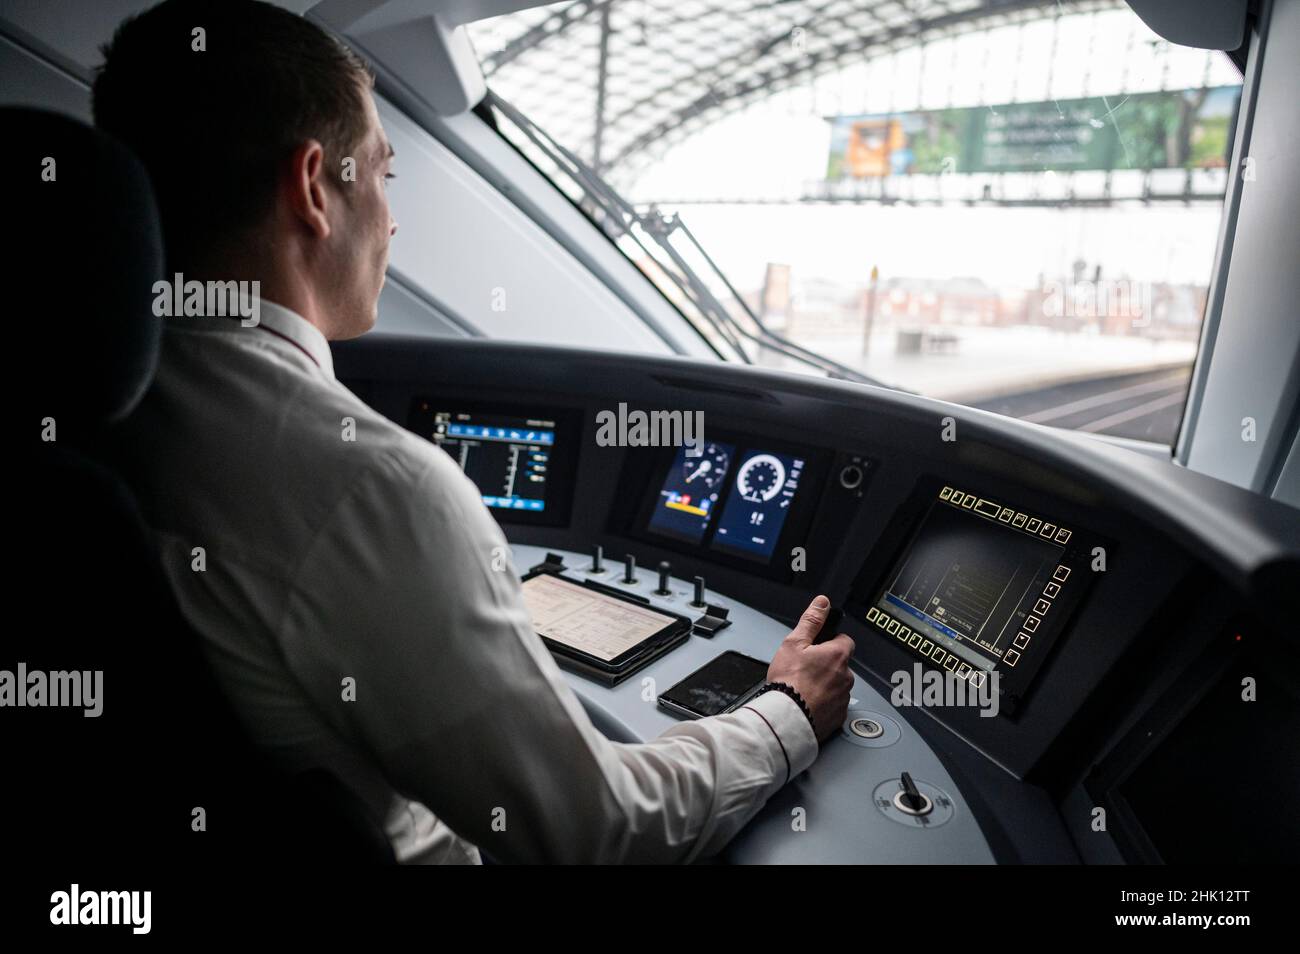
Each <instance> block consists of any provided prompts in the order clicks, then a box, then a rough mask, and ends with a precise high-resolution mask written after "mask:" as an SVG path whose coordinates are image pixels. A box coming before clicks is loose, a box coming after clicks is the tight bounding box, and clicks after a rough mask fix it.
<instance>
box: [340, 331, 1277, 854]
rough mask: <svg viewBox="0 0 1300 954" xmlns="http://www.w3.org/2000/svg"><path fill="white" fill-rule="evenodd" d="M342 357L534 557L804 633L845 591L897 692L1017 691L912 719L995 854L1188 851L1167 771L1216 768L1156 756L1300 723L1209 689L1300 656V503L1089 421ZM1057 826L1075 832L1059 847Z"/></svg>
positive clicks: (423, 347) (725, 383) (608, 362)
mask: <svg viewBox="0 0 1300 954" xmlns="http://www.w3.org/2000/svg"><path fill="white" fill-rule="evenodd" d="M335 353H336V370H337V374H338V377H339V379H340V380H341V381H342V382H343V383H344V384H346V385H347V386H348V387H350V388H351V389H352V390H353V391H355V392H356V393H357V395H358V396H359V397H361V398H362V399H363V400H364V401H366V402H367V403H368V404H370V405H371V406H372V407H373V408H375V409H376V410H377V411H379V412H380V413H382V414H384V415H385V416H386V417H388V418H390V419H392V420H394V421H396V422H398V423H400V424H402V425H403V426H408V427H410V428H411V429H412V430H414V431H416V432H417V433H419V434H421V436H424V437H426V438H428V439H430V440H434V441H435V442H437V443H439V444H441V445H442V446H443V447H444V449H446V450H447V451H448V452H449V453H451V454H453V456H455V457H456V458H457V459H458V460H459V461H460V462H461V464H462V467H464V468H465V470H466V472H467V473H468V474H470V475H471V477H472V478H473V479H474V480H475V482H476V483H477V484H478V485H479V487H480V489H481V490H482V491H483V495H484V502H485V504H486V505H487V506H488V507H489V509H490V510H491V512H492V513H493V514H494V516H496V517H497V518H498V519H499V520H500V521H501V523H502V525H503V527H504V528H505V531H506V534H507V536H508V538H509V539H510V540H511V542H512V543H515V544H522V545H527V546H532V547H540V548H552V549H557V550H567V551H578V552H585V551H589V550H590V548H591V547H592V546H595V545H599V546H601V547H603V549H604V552H605V553H606V554H607V559H611V560H621V559H622V557H623V555H624V554H629V553H630V554H633V555H634V556H635V557H636V559H637V562H638V563H639V564H640V565H641V566H642V567H655V566H657V565H658V564H660V562H661V561H668V562H669V563H670V565H671V574H672V576H673V577H676V578H680V579H683V580H687V581H689V580H691V579H692V578H693V577H695V576H704V577H705V578H706V579H707V583H708V587H709V589H710V590H712V591H715V592H718V593H721V594H725V595H726V596H727V597H730V598H731V599H734V600H736V601H738V602H742V603H743V604H744V605H746V606H747V607H750V608H752V609H754V610H757V611H759V612H761V613H763V614H766V615H768V616H770V617H773V618H775V619H777V620H781V621H786V622H788V621H791V620H792V619H793V618H794V617H796V616H797V615H798V613H799V612H800V611H801V610H802V608H803V607H804V605H806V602H807V599H808V597H809V595H810V594H812V593H816V592H824V593H827V594H828V595H830V596H831V598H832V600H833V601H834V602H835V603H836V604H837V605H843V606H844V607H845V609H846V616H845V622H844V625H843V629H844V630H845V631H846V632H848V633H849V634H850V635H851V636H852V637H853V638H854V640H855V642H856V644H857V650H856V654H855V657H856V658H855V668H856V669H857V671H858V673H859V675H860V676H862V678H864V679H866V680H868V681H869V683H870V684H871V685H872V686H873V687H874V688H876V689H878V690H879V691H880V692H882V693H883V694H885V695H888V694H889V692H890V689H891V684H892V681H895V680H896V679H897V674H898V673H900V672H913V673H916V674H917V675H918V676H920V675H921V674H923V673H924V672H936V673H939V674H941V675H942V674H944V673H949V674H952V675H954V676H957V677H960V679H961V680H963V681H964V684H966V685H968V686H969V687H970V688H971V689H972V690H976V689H978V690H980V691H988V689H989V687H990V685H996V686H997V687H998V688H997V691H998V698H999V702H1000V705H999V706H998V712H997V715H996V717H993V718H989V717H988V713H987V712H983V713H981V712H980V711H978V710H977V709H976V708H974V707H968V706H943V707H900V708H899V710H898V713H899V715H900V717H902V718H904V719H905V720H906V721H907V722H908V723H909V724H910V725H911V726H912V727H913V728H914V729H915V730H916V732H918V733H919V734H920V735H922V736H923V737H924V738H925V739H926V740H927V741H928V743H929V745H930V746H931V747H932V748H933V749H934V750H935V752H936V753H937V754H939V755H940V757H941V758H943V759H944V760H945V764H946V765H947V766H948V768H949V770H950V772H951V773H952V776H953V778H954V779H957V780H958V784H959V785H960V786H961V788H962V794H963V795H964V796H965V797H966V798H967V800H968V801H970V802H971V803H972V805H973V806H978V808H977V813H979V814H981V823H982V827H983V828H984V830H985V833H986V835H987V836H989V841H990V844H991V845H993V846H994V849H995V854H996V855H998V856H999V857H1000V858H1007V859H1010V860H1025V859H1029V858H1034V859H1036V860H1073V858H1074V857H1075V856H1076V853H1077V857H1082V858H1083V859H1085V860H1091V861H1107V860H1121V859H1127V860H1134V861H1138V860H1160V859H1162V858H1165V857H1166V856H1170V857H1172V853H1174V852H1175V850H1176V847H1175V846H1176V845H1177V844H1178V839H1177V830H1178V822H1177V819H1176V818H1175V819H1174V820H1173V821H1170V818H1169V815H1168V813H1166V812H1165V811H1164V810H1163V806H1165V805H1167V804H1168V803H1169V800H1170V799H1171V798H1176V797H1177V795H1178V793H1177V792H1174V791H1171V790H1170V786H1171V785H1172V784H1174V783H1173V782H1171V781H1170V779H1171V778H1176V779H1177V784H1179V785H1185V786H1193V785H1196V784H1198V780H1197V779H1196V778H1195V777H1194V776H1190V775H1186V773H1184V775H1177V773H1175V774H1173V775H1171V774H1170V773H1169V772H1155V771H1153V770H1152V768H1151V766H1153V765H1156V764H1158V762H1159V760H1161V759H1164V760H1169V759H1171V758H1173V760H1174V762H1177V761H1178V759H1177V758H1175V757H1173V756H1171V754H1170V753H1175V754H1176V753H1179V752H1185V751H1186V750H1187V748H1188V747H1193V748H1194V747H1196V746H1199V745H1207V746H1209V745H1217V746H1218V747H1219V749H1224V748H1225V747H1226V748H1227V749H1231V740H1230V739H1229V740H1227V741H1225V740H1224V739H1223V738H1222V737H1221V735H1222V728H1221V727H1222V725H1224V724H1225V720H1226V721H1227V722H1228V723H1230V724H1232V725H1233V726H1234V727H1235V731H1236V732H1238V733H1244V734H1247V735H1251V736H1252V737H1254V738H1256V739H1257V740H1261V739H1278V738H1285V735H1279V733H1281V732H1283V730H1284V729H1285V728H1286V727H1287V726H1289V725H1290V724H1291V723H1290V722H1288V719H1292V720H1293V719H1294V712H1295V710H1296V703H1297V700H1298V699H1300V694H1297V691H1296V686H1295V684H1294V680H1291V681H1289V682H1288V680H1287V679H1286V678H1272V679H1271V681H1270V683H1269V688H1268V693H1267V694H1266V695H1267V697H1268V699H1267V701H1268V702H1269V706H1265V705H1263V704H1260V705H1258V706H1257V707H1255V708H1247V709H1244V710H1239V711H1234V713H1233V714H1232V715H1231V716H1226V715H1223V714H1222V713H1220V714H1219V715H1218V716H1214V715H1211V716H1206V715H1205V708H1204V706H1201V705H1200V704H1201V702H1202V700H1203V698H1204V697H1206V696H1207V694H1208V695H1211V696H1213V695H1214V693H1215V692H1217V693H1218V696H1217V697H1216V698H1219V699H1220V701H1219V703H1218V704H1219V705H1220V706H1222V705H1224V703H1223V702H1222V698H1223V697H1225V692H1226V690H1224V688H1223V687H1224V685H1228V687H1229V688H1231V686H1232V685H1235V683H1233V682H1232V681H1231V679H1229V681H1228V683H1225V682H1224V680H1225V679H1228V676H1226V675H1225V673H1228V674H1231V676H1232V679H1240V678H1247V677H1249V676H1250V675H1251V674H1250V673H1249V672H1244V671H1243V670H1242V667H1243V666H1244V667H1245V669H1246V670H1250V669H1251V666H1252V665H1253V664H1254V663H1255V662H1261V663H1262V661H1264V660H1267V661H1268V667H1267V668H1270V669H1271V668H1272V667H1273V666H1274V665H1276V666H1277V668H1279V669H1287V670H1288V671H1290V670H1292V669H1294V662H1295V661H1296V655H1297V646H1296V643H1295V635H1294V627H1293V625H1288V621H1289V620H1294V619H1295V618H1296V615H1297V613H1300V606H1298V602H1300V596H1298V594H1300V587H1298V586H1297V585H1296V584H1297V582H1300V513H1297V512H1296V511H1294V510H1292V509H1290V508H1287V507H1285V506H1283V505H1281V504H1276V503H1274V502H1272V501H1269V500H1266V499H1263V498H1260V497H1257V496H1255V495H1252V494H1249V493H1247V492H1244V491H1241V490H1238V489H1237V488H1234V487H1231V486H1229V485H1226V484H1223V483H1220V482H1218V481H1215V480H1212V479H1209V478H1206V477H1203V476H1201V475H1198V474H1195V473H1192V472H1189V471H1186V470H1184V469H1182V468H1179V467H1177V466H1175V465H1173V464H1172V463H1168V462H1165V461H1161V460H1157V459H1152V458H1148V457H1145V456H1141V455H1137V454H1135V453H1133V452H1131V451H1128V450H1125V449H1121V448H1117V447H1112V446H1108V445H1106V444H1104V443H1102V442H1099V441H1097V440H1095V439H1091V438H1088V437H1083V436H1079V435H1075V434H1071V433H1068V432H1060V431H1053V430H1049V429H1045V428H1042V427H1039V426H1036V425H1030V424H1024V423H1022V422H1018V421H1013V420H1009V419H1006V418H1001V417H998V416H995V415H991V414H988V413H985V412H981V411H976V410H972V409H968V408H964V407H959V406H955V405H950V404H945V403H942V402H938V401H933V400H929V399H926V398H922V397H918V396H915V395H910V394H903V393H898V392H892V391H888V390H885V389H879V388H870V387H862V386H858V385H850V384H844V383H840V382H835V381H826V380H822V379H818V378H811V377H805V376H800V375H792V374H784V373H779V372H770V371H759V370H756V369H752V368H738V367H735V366H727V365H721V364H710V363H704V362H697V361H691V360H686V359H676V358H648V357H642V356H632V355H611V354H607V353H597V352H584V351H581V350H569V349H552V348H541V347H535V346H525V345H511V344H501V343H495V342H493V343H488V342H481V341H460V340H456V341H449V340H445V339H437V340H428V339H407V338H396V337H370V338H367V339H365V340H363V341H358V342H353V343H348V344H344V345H341V346H340V345H336V346H335ZM918 667H919V668H918ZM1243 672H1244V674H1243ZM1260 674H1261V675H1262V673H1260ZM995 677H996V678H995ZM1211 687H1218V688H1217V689H1215V690H1214V691H1213V692H1212V691H1211ZM1198 706H1200V708H1198ZM1288 713H1290V715H1288ZM1256 721H1258V723H1259V724H1258V725H1255V723H1256ZM1256 730H1258V731H1256ZM1207 733H1208V734H1209V735H1208V737H1207ZM1291 738H1294V733H1292V735H1291ZM1259 745H1260V748H1261V749H1262V751H1263V754H1262V755H1261V756H1260V757H1259V759H1258V760H1257V762H1256V763H1254V764H1256V765H1259V766H1262V768H1257V769H1256V771H1262V772H1263V773H1265V774H1266V775H1267V774H1268V773H1273V774H1274V775H1276V776H1277V777H1276V778H1274V779H1269V780H1268V781H1269V782H1270V783H1272V784H1277V785H1280V786H1283V787H1284V788H1285V789H1286V790H1289V791H1290V792H1292V793H1295V794H1297V795H1300V786H1297V784H1296V782H1297V780H1296V778H1295V774H1296V772H1295V769H1294V766H1293V765H1291V762H1292V761H1293V760H1291V759H1288V758H1287V757H1286V756H1285V754H1284V752H1279V751H1273V752H1272V754H1271V755H1270V754H1269V751H1270V750H1269V749H1268V746H1267V745H1266V744H1264V743H1259ZM1283 749H1285V745H1283ZM1199 783H1200V784H1203V780H1200V782H1199ZM1044 806H1050V808H1047V809H1045V808H1044ZM1097 807H1102V808H1106V809H1107V810H1108V811H1110V812H1112V815H1111V818H1112V824H1111V825H1110V826H1109V830H1108V832H1107V833H1105V834H1104V835H1103V837H1096V831H1095V827H1096V826H1095V824H1093V822H1094V819H1095V811H1096V809H1097ZM1053 813H1055V815H1056V817H1049V816H1051V815H1053ZM1157 819H1159V821H1158V820H1157ZM1062 822H1063V823H1064V828H1065V829H1066V830H1068V832H1069V834H1070V838H1071V839H1072V841H1073V845H1072V846H1071V845H1069V844H1068V843H1065V842H1064V841H1063V840H1062V839H1060V838H1059V837H1058V838H1057V839H1056V840H1057V841H1060V842H1061V843H1060V844H1059V845H1057V844H1056V842H1054V841H1053V839H1052V837H1049V836H1047V835H1044V832H1045V831H1048V830H1050V829H1052V828H1053V827H1055V828H1057V829H1059V828H1060V827H1061V823H1062ZM1291 824H1292V825H1293V824H1294V823H1291ZM1171 826H1172V828H1171ZM995 831H997V832H1001V834H1002V835H1004V836H1005V838H1006V841H1007V842H1008V844H1007V845H1006V847H1005V850H1003V851H1001V852H999V851H998V850H997V844H998V841H999V838H998V837H994V835H993V832H995ZM1236 834H1237V838H1238V841H1243V840H1244V841H1246V842H1249V841H1250V835H1251V833H1250V832H1245V833H1242V832H1237V833H1236ZM1257 834H1258V833H1257ZM1291 835H1294V832H1290V833H1287V837H1290V836H1291ZM1276 840H1277V839H1276V838H1275V837H1274V838H1273V842H1274V843H1276ZM1283 840H1286V839H1285V838H1284V839H1283ZM1268 841H1269V839H1268V838H1264V837H1263V836H1262V834H1261V835H1260V838H1259V842H1260V845H1261V850H1262V849H1263V845H1264V843H1266V842H1268ZM1295 842H1300V838H1297V839H1295ZM1205 850H1206V852H1207V853H1212V852H1213V851H1214V850H1216V849H1214V846H1207V847H1206V849H1205Z"/></svg>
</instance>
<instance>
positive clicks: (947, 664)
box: [943, 655, 957, 669]
mask: <svg viewBox="0 0 1300 954" xmlns="http://www.w3.org/2000/svg"><path fill="white" fill-rule="evenodd" d="M943 668H944V669H956V668H957V657H956V656H953V655H949V656H948V658H947V659H945V660H944V661H943Z"/></svg>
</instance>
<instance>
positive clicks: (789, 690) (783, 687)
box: [754, 682, 819, 739]
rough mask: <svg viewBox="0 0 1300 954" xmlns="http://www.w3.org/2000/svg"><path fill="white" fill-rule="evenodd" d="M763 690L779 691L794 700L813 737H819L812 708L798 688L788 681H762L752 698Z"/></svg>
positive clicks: (763, 691)
mask: <svg viewBox="0 0 1300 954" xmlns="http://www.w3.org/2000/svg"><path fill="white" fill-rule="evenodd" d="M765 692H779V693H781V694H782V695H786V696H789V697H790V698H791V699H792V700H794V703H795V705H797V706H798V707H799V711H801V712H802V713H803V714H804V716H805V717H806V718H807V719H808V725H809V727H810V728H811V729H812V733H813V738H814V739H816V738H819V736H818V735H817V723H816V721H815V720H814V719H813V714H812V710H811V709H810V708H808V703H807V702H805V701H804V697H803V696H801V695H800V694H799V690H797V689H796V688H795V687H794V686H792V685H790V684H789V683H788V682H768V683H764V684H763V687H762V688H761V689H759V690H758V692H756V693H755V694H754V698H758V697H759V696H761V695H762V694H763V693H765Z"/></svg>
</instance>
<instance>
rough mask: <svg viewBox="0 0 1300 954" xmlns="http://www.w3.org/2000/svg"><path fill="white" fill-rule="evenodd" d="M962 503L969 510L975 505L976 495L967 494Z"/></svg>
mask: <svg viewBox="0 0 1300 954" xmlns="http://www.w3.org/2000/svg"><path fill="white" fill-rule="evenodd" d="M961 505H962V506H963V507H965V508H966V509H967V510H969V509H970V508H971V507H973V506H975V495H974V494H967V495H966V499H965V500H963V501H962V502H961Z"/></svg>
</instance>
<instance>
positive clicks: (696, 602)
mask: <svg viewBox="0 0 1300 954" xmlns="http://www.w3.org/2000/svg"><path fill="white" fill-rule="evenodd" d="M691 605H692V606H695V607H698V608H700V609H703V608H704V577H702V576H697V577H696V578H695V599H693V600H691Z"/></svg>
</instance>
